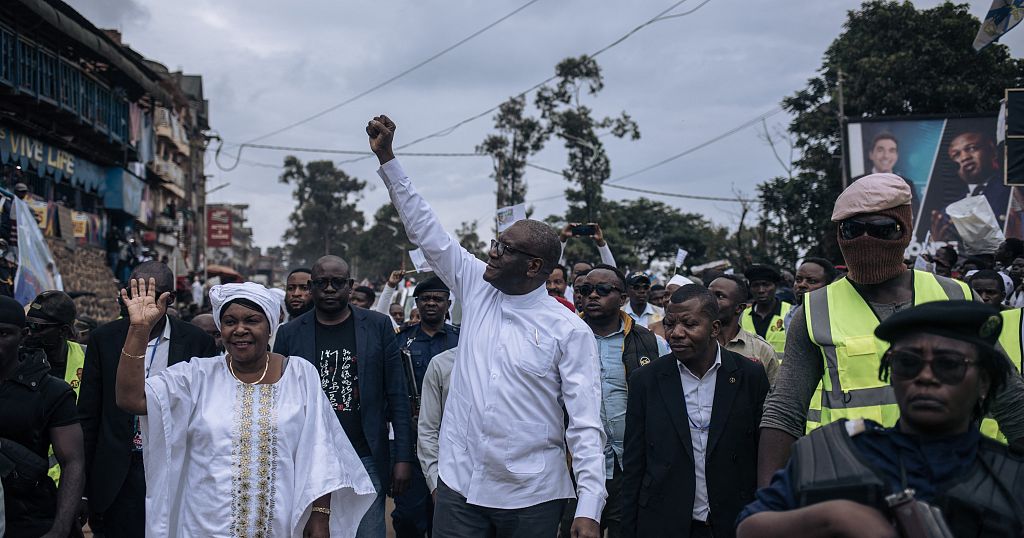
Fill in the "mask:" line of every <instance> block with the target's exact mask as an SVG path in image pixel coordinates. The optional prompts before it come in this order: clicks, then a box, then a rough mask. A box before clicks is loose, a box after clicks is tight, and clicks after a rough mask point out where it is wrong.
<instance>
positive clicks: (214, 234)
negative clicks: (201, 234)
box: [206, 207, 231, 247]
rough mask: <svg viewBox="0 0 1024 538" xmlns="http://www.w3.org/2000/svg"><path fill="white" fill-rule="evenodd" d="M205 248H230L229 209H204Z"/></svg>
mask: <svg viewBox="0 0 1024 538" xmlns="http://www.w3.org/2000/svg"><path fill="white" fill-rule="evenodd" d="M206 246H208V247H230V246H231V209H229V208H213V207H210V208H207V209H206Z"/></svg>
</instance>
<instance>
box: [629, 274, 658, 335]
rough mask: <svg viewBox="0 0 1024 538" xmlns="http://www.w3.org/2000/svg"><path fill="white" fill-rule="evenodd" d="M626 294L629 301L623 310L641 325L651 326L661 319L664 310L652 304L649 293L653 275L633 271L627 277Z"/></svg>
mask: <svg viewBox="0 0 1024 538" xmlns="http://www.w3.org/2000/svg"><path fill="white" fill-rule="evenodd" d="M626 284H627V286H628V287H627V288H626V294H627V295H628V296H629V301H628V302H627V303H626V305H625V306H623V307H622V310H623V311H625V312H626V313H627V314H629V317H631V318H633V321H635V322H637V324H639V325H640V326H641V327H650V325H651V324H652V323H657V322H659V321H661V318H663V317H664V315H665V312H664V310H662V309H660V308H658V307H656V306H654V305H652V304H651V303H650V302H649V301H648V296H647V294H648V293H650V291H651V277H649V276H647V275H645V274H643V273H633V274H632V275H630V276H629V278H628V279H626Z"/></svg>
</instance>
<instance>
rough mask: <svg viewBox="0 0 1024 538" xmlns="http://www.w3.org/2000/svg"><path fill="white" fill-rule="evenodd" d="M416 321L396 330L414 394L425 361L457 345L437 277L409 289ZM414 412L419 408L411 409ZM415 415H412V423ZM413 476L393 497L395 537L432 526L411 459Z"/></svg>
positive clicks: (430, 506) (426, 491) (446, 295)
mask: <svg viewBox="0 0 1024 538" xmlns="http://www.w3.org/2000/svg"><path fill="white" fill-rule="evenodd" d="M413 297H414V298H415V299H416V308H418V309H419V311H420V322H419V323H414V324H411V325H408V326H406V327H405V328H404V329H402V331H400V332H399V333H398V347H399V349H400V350H401V352H402V358H403V360H404V361H405V363H406V373H407V374H408V373H409V370H410V369H411V371H412V374H413V378H414V379H415V382H416V394H417V395H418V394H420V392H421V391H422V390H423V376H424V374H426V372H427V365H428V364H430V360H431V359H433V358H434V357H435V356H436V355H438V354H440V353H442V352H444V351H447V350H449V349H452V348H454V347H455V346H457V345H459V329H458V328H456V327H454V326H452V325H450V324H448V323H445V316H446V315H447V314H448V308H449V307H450V306H451V304H452V303H451V292H450V290H449V289H448V286H446V285H445V283H444V282H442V281H441V279H440V278H437V277H436V276H435V277H431V278H428V279H427V280H424V281H423V282H420V283H419V284H418V285H417V286H416V289H415V290H414V291H413ZM413 413H415V414H418V413H419V408H418V406H416V408H414V409H413ZM415 421H416V419H415V418H414V419H413V423H415ZM413 466H414V469H413V478H412V483H411V484H410V486H409V489H408V490H406V491H405V493H402V494H401V495H398V496H396V497H395V510H394V511H393V512H392V513H391V519H392V523H393V525H394V528H395V535H396V536H397V537H398V538H405V537H417V538H419V537H422V536H423V535H424V534H425V533H427V532H428V531H429V530H430V529H431V528H432V527H433V514H434V503H433V502H432V500H431V496H430V488H429V487H428V486H427V482H426V478H425V477H424V475H423V471H422V470H421V469H420V465H419V462H415V463H413Z"/></svg>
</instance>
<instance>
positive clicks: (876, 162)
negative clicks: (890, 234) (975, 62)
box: [846, 114, 1024, 256]
mask: <svg viewBox="0 0 1024 538" xmlns="http://www.w3.org/2000/svg"><path fill="white" fill-rule="evenodd" d="M846 134H847V155H848V156H849V157H848V166H849V172H850V177H851V178H853V181H856V180H857V179H860V178H861V177H863V176H865V175H867V174H871V173H876V172H889V173H894V174H896V175H898V176H900V177H902V178H903V179H904V180H905V181H906V182H907V184H908V185H909V186H910V189H911V193H912V196H913V198H912V202H911V205H912V207H913V211H914V235H913V240H912V242H911V244H910V246H909V247H908V248H907V254H908V255H909V256H916V255H917V254H918V253H920V252H922V251H923V250H924V249H925V248H926V247H929V245H926V244H925V238H926V237H928V236H929V234H930V240H931V245H930V248H933V249H934V248H937V247H939V246H942V245H945V244H953V245H955V246H958V247H960V246H962V245H960V243H961V241H962V239H961V237H960V236H959V234H958V233H957V230H956V227H955V226H954V225H953V222H952V221H951V220H950V218H949V215H948V214H947V213H946V208H947V207H948V206H949V205H950V204H953V203H956V202H958V201H960V200H963V199H965V198H967V197H968V196H984V197H985V199H986V200H987V201H988V203H989V205H990V206H991V208H992V213H993V214H994V215H995V217H996V222H997V223H998V226H999V227H1000V229H1001V230H1002V231H1003V232H1004V234H1005V235H1006V237H1017V238H1024V213H1022V209H1024V192H1017V191H1018V189H1016V188H1013V189H1011V187H1008V186H1006V185H1004V184H1003V168H1002V167H1003V153H1002V148H1001V147H1000V146H998V145H997V144H996V115H995V114H992V115H985V116H974V117H951V118H926V119H914V118H899V117H894V118H880V119H873V120H866V121H851V122H850V123H849V124H848V126H847V133H846ZM1011 191H1012V194H1013V196H1012V198H1013V199H1014V200H1015V202H1014V203H1013V204H1011ZM958 250H960V248H958Z"/></svg>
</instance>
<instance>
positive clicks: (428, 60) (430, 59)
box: [214, 0, 540, 172]
mask: <svg viewBox="0 0 1024 538" xmlns="http://www.w3.org/2000/svg"><path fill="white" fill-rule="evenodd" d="M539 1H540V0H529V1H528V2H526V3H525V4H523V5H521V6H519V7H517V8H516V9H514V10H512V11H510V12H509V13H506V14H505V15H504V16H502V17H500V18H499V19H497V20H495V21H494V22H492V23H490V24H488V25H486V26H484V27H483V28H480V29H479V30H477V31H475V32H473V33H472V34H469V35H468V36H466V37H464V38H462V39H461V40H459V41H457V42H455V43H454V44H452V45H449V46H448V47H446V48H444V49H442V50H441V51H439V52H437V53H435V54H433V55H432V56H430V57H428V58H426V59H425V60H423V61H421V62H419V63H417V64H416V65H413V66H412V67H409V68H407V69H405V70H404V71H401V72H400V73H398V74H396V75H393V76H391V77H390V78H388V79H386V80H384V81H382V82H379V83H377V84H376V85H374V86H373V87H371V88H368V89H366V90H363V91H361V92H359V93H357V94H356V95H353V96H352V97H349V98H348V99H345V100H344V101H342V102H340V103H336V104H334V105H331V106H329V107H327V108H325V109H323V110H321V111H319V112H317V113H315V114H312V115H310V116H306V117H305V118H302V119H300V120H297V121H293V122H292V123H289V124H288V125H285V126H283V127H280V128H278V129H275V130H273V131H270V132H269V133H266V134H262V135H260V136H257V137H256V138H251V139H249V140H248V141H246V142H243V143H242V144H240V145H239V146H238V152H237V153H236V154H235V164H234V165H232V166H230V167H228V168H225V167H224V166H223V165H221V163H220V152H221V150H222V149H223V147H224V142H223V141H221V142H220V144H219V145H218V146H217V150H216V152H215V153H214V162H215V163H216V164H217V167H218V168H220V169H221V170H223V171H225V172H230V171H232V170H234V169H235V168H237V167H238V162H239V159H241V157H242V151H243V150H244V149H245V148H246V147H248V146H250V145H251V144H252V143H253V142H257V141H260V140H264V139H266V138H270V137H271V136H274V135H277V134H281V133H283V132H285V131H288V130H291V129H294V128H295V127H298V126H299V125H303V124H305V123H309V122H311V121H313V120H315V119H317V118H320V117H322V116H324V115H326V114H329V113H331V112H334V111H335V110H338V109H339V108H341V107H343V106H345V105H348V104H350V103H353V102H355V101H357V100H359V99H362V98H363V97H366V96H367V95H370V94H371V93H373V92H375V91H377V90H379V89H381V88H383V87H385V86H387V85H388V84H391V83H392V82H394V81H396V80H398V79H400V78H402V77H404V76H406V75H408V74H410V73H412V72H414V71H416V70H417V69H419V68H421V67H423V66H425V65H427V64H429V63H431V62H433V61H434V60H437V59H438V58H440V57H441V56H444V55H445V54H448V53H449V52H451V51H453V50H455V49H456V48H458V47H460V46H462V45H464V44H466V43H467V42H469V41H470V40H472V39H473V38H475V37H477V36H479V35H480V34H483V33H484V32H486V31H487V30H490V29H491V28H494V27H495V26H497V25H499V24H501V23H502V22H504V21H505V20H507V19H509V18H511V17H512V16H514V15H515V14H517V13H519V12H520V11H522V10H524V9H526V8H528V7H530V6H531V5H533V4H536V3H537V2H539Z"/></svg>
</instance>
